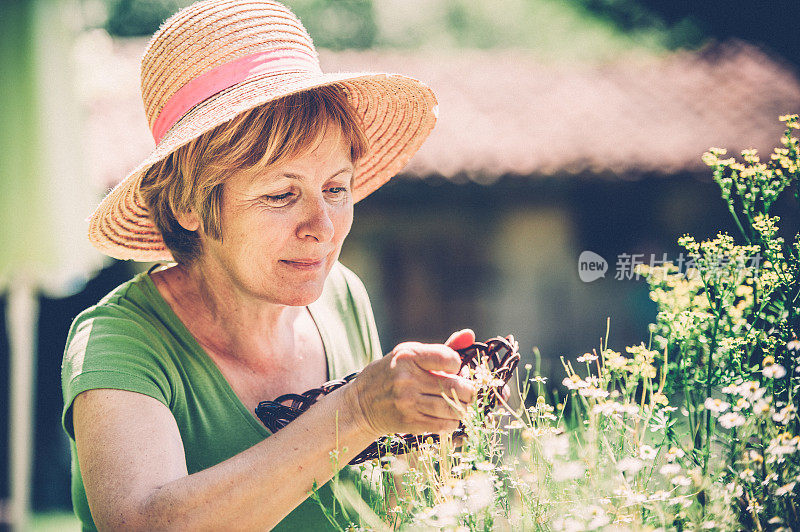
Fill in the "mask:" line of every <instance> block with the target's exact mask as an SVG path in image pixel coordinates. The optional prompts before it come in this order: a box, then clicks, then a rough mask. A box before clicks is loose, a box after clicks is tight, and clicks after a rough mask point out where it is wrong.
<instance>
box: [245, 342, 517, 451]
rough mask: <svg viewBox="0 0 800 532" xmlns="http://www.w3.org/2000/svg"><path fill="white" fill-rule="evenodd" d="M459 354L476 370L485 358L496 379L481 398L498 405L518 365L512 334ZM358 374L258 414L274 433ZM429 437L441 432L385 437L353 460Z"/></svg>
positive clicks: (267, 405)
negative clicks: (321, 397)
mask: <svg viewBox="0 0 800 532" xmlns="http://www.w3.org/2000/svg"><path fill="white" fill-rule="evenodd" d="M458 354H459V355H461V367H462V368H463V367H464V366H469V367H471V368H473V369H474V368H476V367H478V366H479V365H480V364H481V362H483V361H485V362H486V365H487V366H488V368H489V370H490V371H491V373H492V377H493V378H494V379H495V380H496V382H495V385H490V386H489V387H487V388H483V389H481V390H480V391H479V392H478V401H479V402H480V403H481V404H483V405H484V410H485V413H488V412H490V411H491V410H492V409H493V408H494V407H495V406H496V405H497V400H498V397H500V396H501V394H502V391H503V386H505V385H506V383H508V381H509V379H510V378H511V375H513V373H514V370H515V369H516V368H517V364H518V363H519V345H518V344H517V342H516V341H515V340H514V337H513V336H507V337H506V338H501V337H499V336H498V337H496V338H492V339H491V340H487V341H486V342H476V343H474V344H472V345H471V346H469V347H467V348H464V349H459V350H458ZM357 376H358V372H356V373H351V374H350V375H348V376H347V377H345V378H343V379H336V380H332V381H328V382H326V383H325V384H323V385H322V386H320V387H319V388H314V389H312V390H308V391H307V392H304V393H302V394H294V393H288V394H285V395H281V396H280V397H278V398H277V399H275V400H274V401H262V402H261V403H259V404H258V407H256V416H258V419H260V420H261V422H262V423H264V425H265V426H266V427H267V428H268V429H269V430H270V431H271V432H273V433H275V432H277V431H279V430H281V429H282V428H283V427H285V426H286V425H288V424H289V423H291V422H292V421H294V420H295V419H296V418H297V416H299V415H300V414H302V413H303V412H305V411H306V410H308V409H309V407H311V405H313V404H314V403H316V402H317V400H318V399H319V398H320V396H324V395H327V394H329V393H331V392H332V391H334V390H336V389H338V388H340V387H342V386H344V385H345V384H347V383H348V382H350V381H351V380H353V379H355V378H356V377H357ZM463 434H464V427H463V425H462V426H460V427H459V428H458V430H456V432H454V433H453V436H460V435H463ZM429 438H430V439H431V440H433V441H439V435H438V434H433V433H426V434H416V435H415V434H396V435H391V436H382V437H380V438H379V439H378V440H377V441H375V442H373V443H372V444H371V445H370V446H369V447H367V448H366V449H364V450H363V451H361V452H360V453H359V454H358V455H357V456H356V457H355V458H353V460H351V461H350V463H351V464H360V463H361V462H365V461H367V460H373V459H376V458H380V457H381V456H384V455H387V454H391V455H398V454H403V453H406V452H408V451H410V450H412V449H416V448H417V447H419V445H420V444H421V443H422V442H424V441H426V440H428V439H429Z"/></svg>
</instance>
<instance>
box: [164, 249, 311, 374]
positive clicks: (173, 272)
mask: <svg viewBox="0 0 800 532" xmlns="http://www.w3.org/2000/svg"><path fill="white" fill-rule="evenodd" d="M151 277H152V278H153V282H154V283H155V284H156V286H157V287H158V289H159V291H160V292H161V294H162V295H163V296H164V299H165V300H166V301H167V302H168V303H169V305H170V306H171V307H172V309H173V310H174V311H175V313H176V314H177V315H178V317H179V318H180V319H181V321H182V322H183V323H184V325H186V328H187V329H188V330H189V332H191V333H192V335H193V336H194V337H195V338H196V339H197V341H198V343H199V344H200V345H201V346H203V348H205V349H206V350H207V351H209V352H210V353H212V354H213V355H216V356H219V357H222V358H225V359H230V360H234V359H235V360H237V361H239V362H242V363H245V364H257V365H261V364H263V363H264V362H265V361H268V360H270V359H274V358H275V357H274V356H272V355H274V354H277V353H286V352H292V351H293V347H294V343H295V334H294V332H295V329H296V328H295V326H294V325H295V323H296V322H297V320H299V319H302V318H304V317H305V314H306V312H307V311H306V309H305V307H292V306H286V305H278V304H274V303H269V302H265V301H262V300H258V299H255V298H252V297H249V298H248V297H246V295H244V294H242V293H241V291H239V290H237V289H236V287H234V286H232V285H231V284H229V283H226V282H225V281H224V280H223V281H222V282H217V281H218V280H217V279H216V278H214V279H209V276H208V275H207V274H206V273H205V272H203V271H201V268H200V267H184V266H182V265H180V264H178V265H175V266H173V267H170V268H167V269H164V270H160V271H157V272H154V273H153V274H152V275H151ZM214 277H216V276H214Z"/></svg>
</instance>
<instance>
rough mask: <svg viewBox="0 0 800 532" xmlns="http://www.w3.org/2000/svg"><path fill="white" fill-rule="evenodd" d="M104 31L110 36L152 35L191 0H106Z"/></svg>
mask: <svg viewBox="0 0 800 532" xmlns="http://www.w3.org/2000/svg"><path fill="white" fill-rule="evenodd" d="M107 3H108V20H107V22H106V29H107V30H108V32H109V33H110V34H111V35H116V36H119V37H133V36H138V35H152V34H153V33H154V32H155V31H156V30H157V29H158V27H159V26H160V25H161V23H162V22H164V21H165V20H166V19H168V18H169V17H170V16H171V15H172V14H173V13H175V12H176V11H178V10H179V9H181V8H182V7H184V6H187V5H189V4H191V3H192V2H191V0H107Z"/></svg>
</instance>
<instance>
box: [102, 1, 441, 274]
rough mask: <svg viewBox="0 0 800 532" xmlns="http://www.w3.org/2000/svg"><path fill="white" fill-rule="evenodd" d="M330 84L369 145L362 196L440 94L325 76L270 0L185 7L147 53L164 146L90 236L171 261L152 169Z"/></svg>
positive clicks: (110, 203)
mask: <svg viewBox="0 0 800 532" xmlns="http://www.w3.org/2000/svg"><path fill="white" fill-rule="evenodd" d="M323 85H335V86H338V87H339V88H341V89H342V90H343V91H344V93H345V94H346V95H347V98H348V100H349V101H350V104H351V105H352V106H353V109H355V111H356V114H357V116H359V117H360V118H361V120H362V127H363V129H364V133H365V134H366V136H367V139H368V140H369V143H370V146H369V150H368V152H367V154H366V155H365V156H364V157H363V158H362V159H360V160H359V164H358V166H357V168H356V175H355V176H354V178H355V184H354V190H353V195H354V200H355V201H359V200H361V199H362V198H364V197H365V196H367V195H368V194H370V193H371V192H373V191H374V190H376V189H377V188H378V187H380V186H381V185H383V184H384V183H385V182H386V181H388V180H389V179H390V178H391V177H392V176H394V175H395V174H396V173H397V172H399V171H400V169H401V168H402V167H403V166H404V165H405V164H406V163H407V162H408V160H409V159H410V158H411V156H412V155H413V154H414V153H415V152H416V151H417V149H419V147H420V145H421V144H422V142H423V141H424V140H425V138H426V137H427V136H428V134H429V133H430V131H431V130H432V129H433V126H434V124H435V122H436V114H437V105H436V97H435V96H434V94H433V92H432V91H431V90H430V89H429V88H428V87H427V86H426V85H424V84H423V83H421V82H419V81H417V80H415V79H413V78H409V77H406V76H401V75H397V74H375V73H333V74H325V73H323V72H322V71H321V70H320V66H319V59H318V56H317V52H316V50H315V49H314V44H313V43H312V42H311V37H310V36H309V35H308V32H307V31H306V30H305V28H304V27H303V26H302V24H301V23H300V21H299V20H298V19H297V17H296V16H295V15H294V14H293V13H292V12H291V11H289V9H288V8H286V7H285V6H283V5H281V4H279V3H277V2H274V1H271V0H262V1H246V0H205V1H202V2H198V3H196V4H193V5H191V6H189V7H187V8H185V9H183V10H181V11H179V12H178V13H176V14H175V15H173V16H172V17H171V18H170V19H168V20H167V21H166V22H165V23H164V24H163V25H162V26H161V28H160V29H159V30H158V32H156V34H155V35H154V36H153V38H152V40H151V41H150V43H149V44H148V46H147V49H146V50H145V53H144V57H143V58H142V99H143V100H144V107H145V113H146V114H147V120H148V124H149V125H150V129H151V131H152V132H153V137H154V139H155V141H156V147H155V149H154V150H153V151H152V152H151V153H150V155H149V156H148V157H147V158H146V159H145V160H144V161H143V162H142V163H141V164H140V165H139V166H138V167H137V168H136V169H135V170H134V171H133V172H131V173H130V174H129V175H128V176H127V177H126V178H125V179H124V180H123V181H122V182H121V183H119V185H117V186H116V187H115V188H114V189H113V190H112V191H111V192H110V193H109V194H108V196H106V197H105V198H104V199H103V201H102V202H101V203H100V205H99V206H98V207H97V210H96V211H95V212H94V214H92V216H91V217H90V219H89V240H90V241H91V242H92V244H93V245H94V246H95V247H97V248H98V249H99V250H100V251H102V252H103V253H105V254H107V255H110V256H112V257H115V258H118V259H134V260H139V261H158V260H172V255H171V253H170V252H169V250H168V249H167V248H166V246H165V245H164V241H163V240H162V238H161V233H160V232H159V231H158V229H157V228H156V227H155V225H154V223H153V221H152V220H151V219H150V218H149V216H148V210H147V207H146V205H145V203H144V201H143V200H142V197H141V194H140V192H139V185H140V183H141V180H142V177H143V175H144V173H145V172H146V171H147V170H148V169H149V168H150V167H151V166H152V165H153V164H155V163H157V162H158V161H161V160H163V159H165V158H166V157H167V156H168V155H169V154H170V153H172V152H173V151H175V150H176V149H177V148H179V147H180V146H183V145H185V144H187V143H189V142H190V141H191V140H193V139H195V138H197V137H198V136H200V135H202V134H203V133H205V132H207V131H209V130H211V129H213V128H214V127H216V126H218V125H220V124H223V123H225V122H227V121H229V120H231V119H233V118H234V117H236V116H237V115H238V114H240V113H242V112H244V111H247V110H249V109H252V108H253V107H256V106H258V105H261V104H264V103H266V102H269V101H272V100H275V99H277V98H280V97H283V96H287V95H289V94H292V93H296V92H299V91H303V90H306V89H311V88H314V87H320V86H323Z"/></svg>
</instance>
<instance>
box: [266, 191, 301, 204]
mask: <svg viewBox="0 0 800 532" xmlns="http://www.w3.org/2000/svg"><path fill="white" fill-rule="evenodd" d="M293 196H294V193H293V192H284V193H283V194H276V195H274V196H264V198H265V199H266V200H267V203H270V204H272V205H281V204H286V203H289V201H291V199H292V197H293Z"/></svg>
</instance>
